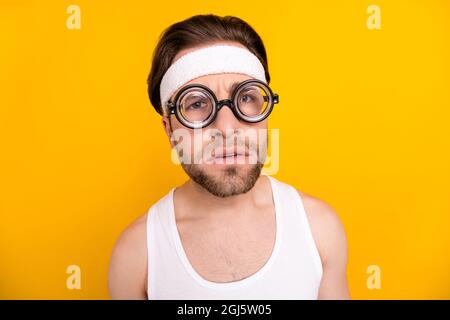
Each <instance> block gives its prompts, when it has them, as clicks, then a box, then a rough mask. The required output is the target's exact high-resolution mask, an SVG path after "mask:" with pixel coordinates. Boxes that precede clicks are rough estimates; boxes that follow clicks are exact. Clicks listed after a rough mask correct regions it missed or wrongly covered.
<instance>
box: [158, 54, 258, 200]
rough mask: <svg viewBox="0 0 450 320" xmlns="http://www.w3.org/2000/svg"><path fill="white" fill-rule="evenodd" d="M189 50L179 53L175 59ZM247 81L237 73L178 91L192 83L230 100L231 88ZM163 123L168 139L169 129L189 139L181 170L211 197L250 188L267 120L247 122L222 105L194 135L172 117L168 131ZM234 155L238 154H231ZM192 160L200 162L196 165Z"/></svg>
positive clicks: (204, 78)
mask: <svg viewBox="0 0 450 320" xmlns="http://www.w3.org/2000/svg"><path fill="white" fill-rule="evenodd" d="M191 50H192V49H191ZM189 51H190V50H186V51H182V52H180V53H179V56H181V55H183V54H185V53H187V52H189ZM177 57H178V56H177ZM177 57H176V58H175V60H176V59H177ZM247 79H251V77H249V76H247V75H244V74H238V73H221V74H212V75H206V76H202V77H198V78H196V79H193V80H191V81H189V82H187V83H186V84H184V85H183V86H182V87H181V88H180V89H178V91H180V90H181V89H182V88H183V87H185V86H186V85H188V84H191V83H196V84H202V85H205V86H207V87H209V88H210V89H211V90H212V91H213V92H214V94H215V95H216V97H217V99H218V100H222V99H230V98H231V95H232V91H231V86H232V85H233V84H234V83H235V82H238V83H240V82H242V81H244V80H247ZM178 91H177V92H175V93H174V95H173V96H172V99H173V97H174V96H175V95H176V94H177V93H178ZM163 124H164V128H165V130H166V133H167V135H168V136H169V138H170V137H171V135H172V130H173V132H176V131H178V130H184V132H183V133H184V136H186V137H188V139H190V146H191V148H190V150H191V154H190V157H189V159H191V161H190V162H189V163H183V162H182V167H183V169H184V170H185V172H186V173H187V174H188V175H189V177H190V178H191V179H192V180H194V181H195V182H197V183H198V184H199V185H201V186H202V187H203V188H205V189H206V190H208V191H209V192H210V193H211V194H213V195H215V196H218V197H228V196H232V195H238V194H242V193H245V192H247V191H249V190H250V189H251V188H252V187H253V186H254V184H255V182H256V180H257V179H258V177H259V176H260V174H261V169H262V166H263V163H264V160H265V156H266V150H265V146H266V143H267V131H266V130H267V119H265V120H263V121H261V122H258V123H247V122H244V121H241V120H239V119H237V118H236V117H235V115H234V114H233V112H232V110H231V109H230V108H229V107H228V106H223V107H222V108H221V109H220V111H219V112H218V114H217V117H216V119H215V121H214V122H213V123H211V124H210V125H209V126H207V127H206V128H203V129H195V130H196V131H197V133H196V134H197V136H195V134H194V131H195V130H194V129H190V128H187V127H185V126H184V125H183V124H181V123H180V122H179V121H178V120H177V118H176V117H175V115H173V114H172V115H170V124H171V127H172V128H170V124H169V119H168V117H163ZM171 129H172V130H171ZM186 133H187V134H186ZM199 133H201V135H199ZM199 136H200V138H199ZM183 139H184V138H183ZM199 141H200V142H199ZM176 144H177V142H176V141H171V145H172V147H173V146H174V145H176ZM260 148H261V149H260ZM235 152H236V153H238V154H241V155H235ZM242 153H244V154H243V155H242ZM195 159H202V161H201V163H198V161H194V160H195Z"/></svg>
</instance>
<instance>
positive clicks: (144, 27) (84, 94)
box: [0, 0, 450, 299]
mask: <svg viewBox="0 0 450 320" xmlns="http://www.w3.org/2000/svg"><path fill="white" fill-rule="evenodd" d="M70 4H77V5H79V6H80V8H81V30H69V29H68V28H67V27H66V19H67V17H68V16H69V15H68V14H67V13H66V8H67V7H68V6H69V5H70ZM370 4H376V5H379V6H380V8H381V23H382V29H381V30H368V29H367V27H366V19H367V17H368V15H367V13H366V8H367V6H368V5H370ZM199 13H215V14H218V15H226V14H230V15H236V16H239V17H241V18H242V19H244V20H246V21H247V22H249V23H250V24H251V25H252V26H253V27H254V28H255V29H256V30H257V32H258V33H259V34H260V35H261V37H262V38H263V40H264V42H265V45H266V48H267V52H268V58H269V68H270V72H271V76H272V79H273V80H272V82H271V87H272V88H274V90H275V91H276V92H277V93H279V95H280V104H279V105H277V106H276V109H275V111H274V112H273V114H272V116H271V119H270V121H269V125H270V127H271V128H280V140H281V146H280V157H281V158H280V161H281V162H280V170H279V172H278V174H277V175H275V177H276V178H278V179H280V180H282V181H284V182H287V183H289V184H291V185H293V186H295V187H297V188H298V189H300V190H302V191H304V192H307V193H310V194H312V195H315V196H317V197H319V198H321V199H323V200H325V201H327V202H328V203H329V204H330V205H332V206H333V207H334V208H335V210H336V211H337V212H338V214H339V216H340V217H341V219H342V221H343V223H344V226H345V228H346V231H347V237H348V241H349V268H348V276H349V285H350V289H351V293H352V297H353V298H357V299H392V298H407V299H408V298H424V299H431V298H436V299H444V298H447V299H448V298H450V249H449V248H450V232H449V226H450V217H449V214H450V151H449V150H450V142H449V137H450V126H449V118H450V112H449V107H450V93H449V91H450V90H449V88H450V59H449V58H450V41H449V39H450V1H445V0H442V1H425V0H424V1H413V0H403V1H375V0H374V1H362V0H359V1H356V0H354V1H282V0H279V1H273V2H271V1H262V0H261V1H258V3H257V5H255V2H254V1H247V2H244V1H242V0H239V1H234V0H233V1H231V0H223V1H215V0H214V1H213V0H211V1H205V0H202V1H199V0H189V1H185V0H183V1H178V0H176V1H173V0H172V1H130V0H128V1H106V0H104V1H98V0H95V1H81V0H80V1H74V2H72V1H2V4H1V5H0V49H1V50H0V93H1V94H0V106H1V108H0V137H1V140H0V143H1V144H0V152H1V157H0V170H1V171H0V174H1V177H0V179H1V180H0V192H1V198H0V298H4V299H5V298H6V299H15V298H23V299H32V298H37V299H47V298H57V299H78V298H84V299H94V298H98V299H108V298H109V296H108V291H107V268H108V262H109V257H110V253H111V249H112V247H113V244H114V242H115V240H116V239H117V237H118V235H119V233H120V232H121V231H122V230H123V229H124V228H125V227H126V226H127V225H128V224H129V223H130V222H131V221H132V220H134V219H135V218H136V217H137V216H139V215H142V214H144V213H145V212H146V210H147V209H148V208H149V207H150V206H151V205H152V204H153V203H154V202H156V201H157V200H158V199H160V198H161V197H162V196H163V195H165V194H166V193H167V191H168V190H169V189H170V188H171V187H172V186H174V185H177V184H180V183H182V182H183V181H184V180H185V179H186V176H185V174H184V172H183V171H182V169H181V168H180V167H177V166H175V165H173V164H172V163H171V161H170V148H169V143H168V141H167V138H166V136H165V134H164V132H163V129H162V126H161V123H160V117H159V116H158V115H157V113H156V112H155V111H154V110H153V108H152V107H151V105H150V102H149V100H148V97H147V93H146V77H147V74H148V72H149V69H150V62H151V54H152V52H153V49H154V47H155V45H156V41H157V39H158V36H159V34H160V32H161V31H162V30H163V29H164V28H166V27H167V26H169V25H170V24H172V23H174V22H176V21H179V20H182V19H185V18H187V17H189V16H192V15H195V14H199ZM71 264H76V265H79V266H80V267H81V286H82V287H81V290H68V289H67V288H66V278H67V277H68V275H67V274H66V267H67V266H68V265H71ZM373 264H375V265H378V266H380V268H381V285H382V287H381V289H380V290H369V289H368V288H367V287H366V279H367V277H368V275H367V274H366V268H367V267H368V266H369V265H373Z"/></svg>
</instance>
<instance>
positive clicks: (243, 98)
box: [241, 94, 253, 103]
mask: <svg viewBox="0 0 450 320" xmlns="http://www.w3.org/2000/svg"><path fill="white" fill-rule="evenodd" d="M252 100H253V97H252V96H250V95H248V94H246V95H243V96H242V97H241V102H244V103H245V102H250V101H252Z"/></svg>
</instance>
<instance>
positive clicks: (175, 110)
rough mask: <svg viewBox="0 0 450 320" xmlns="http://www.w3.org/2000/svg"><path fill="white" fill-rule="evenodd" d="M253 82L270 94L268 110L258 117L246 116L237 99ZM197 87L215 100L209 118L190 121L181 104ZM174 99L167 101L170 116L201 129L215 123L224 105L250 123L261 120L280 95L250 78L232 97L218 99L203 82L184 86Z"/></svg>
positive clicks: (190, 126)
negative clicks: (185, 116)
mask: <svg viewBox="0 0 450 320" xmlns="http://www.w3.org/2000/svg"><path fill="white" fill-rule="evenodd" d="M252 83H253V84H255V85H258V86H262V87H263V89H265V91H266V93H268V95H267V96H265V97H264V100H265V101H267V100H269V101H268V106H267V108H266V110H265V111H264V112H263V113H262V114H260V115H258V116H256V117H250V116H246V115H245V114H243V113H242V112H241V111H240V110H239V108H238V107H237V105H238V103H237V101H236V99H237V97H238V95H239V93H240V91H241V90H242V89H243V88H244V87H246V86H247V85H249V84H252ZM195 88H200V89H203V90H205V91H206V93H207V94H208V95H209V97H210V98H211V100H212V101H213V102H214V104H213V107H212V111H211V114H210V115H209V116H208V118H207V119H205V120H204V121H201V122H198V123H197V122H192V121H188V120H187V119H185V118H184V117H183V116H182V115H181V110H180V109H181V104H180V101H181V98H182V97H183V96H184V95H185V94H186V93H188V92H189V91H192V90H191V89H195ZM173 100H174V101H175V103H174V102H172V101H170V100H169V101H167V102H166V107H167V111H168V112H167V115H168V116H170V115H171V114H175V116H176V118H177V119H178V121H179V122H181V123H182V124H183V125H184V126H186V127H188V128H191V129H200V128H205V127H207V126H209V125H210V124H211V123H213V122H214V120H215V119H216V117H217V114H218V113H219V111H220V109H221V108H222V107H223V106H224V105H227V106H228V107H229V108H230V109H231V111H232V112H233V114H234V116H235V117H236V118H238V119H239V120H243V121H245V122H249V123H257V122H261V121H263V120H264V119H266V118H267V117H268V116H269V115H270V113H271V112H272V110H273V107H274V105H275V104H277V103H278V102H279V95H278V94H276V93H273V91H272V89H271V88H270V87H269V86H268V85H267V84H266V83H264V82H263V81H261V80H258V79H248V80H245V81H243V82H241V83H240V84H239V85H238V86H237V87H236V89H234V90H233V93H232V95H231V99H223V100H220V101H219V100H218V99H217V97H216V95H215V94H214V92H213V91H212V90H211V89H210V88H208V87H207V86H205V85H202V84H196V83H191V84H189V85H187V86H186V87H184V88H182V89H181V90H180V91H179V92H178V93H177V94H176V96H175V97H174V99H173Z"/></svg>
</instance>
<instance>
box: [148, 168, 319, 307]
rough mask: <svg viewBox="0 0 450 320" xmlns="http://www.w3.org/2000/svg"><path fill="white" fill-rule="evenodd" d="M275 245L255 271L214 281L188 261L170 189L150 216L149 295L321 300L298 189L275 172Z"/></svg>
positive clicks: (316, 261) (315, 252)
mask: <svg viewBox="0 0 450 320" xmlns="http://www.w3.org/2000/svg"><path fill="white" fill-rule="evenodd" d="M267 177H268V178H269V180H270V182H271V186H272V196H273V200H274V205H275V216H276V236H275V245H274V247H273V249H272V253H271V256H270V258H269V259H268V260H267V262H266V263H265V264H264V266H262V267H261V268H260V269H259V270H258V271H257V272H256V273H253V274H252V275H250V276H248V277H247V278H244V279H241V280H238V281H233V282H222V283H220V282H212V281H209V280H206V279H205V278H203V277H202V276H201V275H200V274H198V273H197V272H196V270H195V269H194V268H193V266H192V265H191V264H190V262H189V260H188V258H187V255H186V252H185V251H184V248H183V245H182V242H181V238H180V235H179V233H178V229H177V226H176V223H175V221H176V220H175V212H174V203H173V192H174V190H175V188H172V189H171V190H170V191H169V193H168V194H166V195H165V196H164V197H163V198H161V199H160V200H159V201H158V202H157V203H155V204H154V205H153V206H152V207H151V208H150V209H149V210H148V216H147V250H148V283H147V289H148V298H149V299H165V300H167V299H173V300H178V299H183V300H184V299H186V300H189V299H199V300H208V299H222V300H227V299H241V300H242V299H248V300H264V299H273V300H276V299H317V296H318V290H319V285H320V281H321V278H322V263H321V259H320V256H319V252H318V250H317V247H316V245H315V242H314V238H313V236H312V233H311V229H310V226H309V224H308V219H307V216H306V214H305V210H304V207H303V202H302V199H301V197H300V195H299V194H298V192H297V190H296V189H295V188H294V187H292V186H290V185H288V184H286V183H284V182H281V181H279V180H277V179H275V178H273V177H271V176H267Z"/></svg>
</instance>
